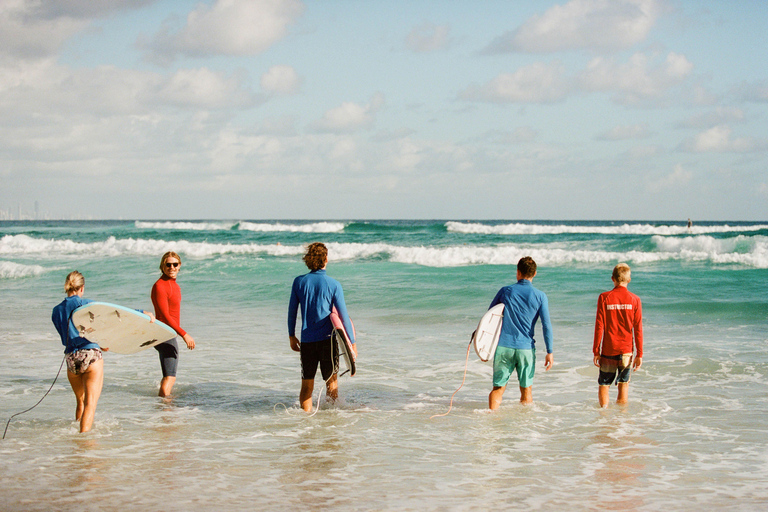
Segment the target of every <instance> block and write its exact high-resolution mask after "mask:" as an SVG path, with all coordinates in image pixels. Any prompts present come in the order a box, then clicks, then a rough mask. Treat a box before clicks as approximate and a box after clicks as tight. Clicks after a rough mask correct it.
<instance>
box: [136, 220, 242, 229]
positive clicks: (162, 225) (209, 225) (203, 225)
mask: <svg viewBox="0 0 768 512" xmlns="http://www.w3.org/2000/svg"><path fill="white" fill-rule="evenodd" d="M135 225H136V227H137V228H138V229H170V230H184V231H221V230H227V229H232V228H233V227H234V226H235V225H236V223H235V222H173V221H169V222H145V221H140V220H137V221H136V222H135Z"/></svg>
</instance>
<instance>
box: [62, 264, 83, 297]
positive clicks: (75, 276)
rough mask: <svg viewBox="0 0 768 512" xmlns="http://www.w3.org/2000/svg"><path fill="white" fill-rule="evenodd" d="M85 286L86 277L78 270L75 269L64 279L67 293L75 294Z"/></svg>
mask: <svg viewBox="0 0 768 512" xmlns="http://www.w3.org/2000/svg"><path fill="white" fill-rule="evenodd" d="M83 286H85V278H84V277H83V274H81V273H80V272H78V271H77V270H73V271H72V272H70V273H69V274H67V279H66V280H65V281H64V291H65V292H66V294H67V295H72V294H74V293H75V292H76V291H77V290H79V289H80V288H82V287H83Z"/></svg>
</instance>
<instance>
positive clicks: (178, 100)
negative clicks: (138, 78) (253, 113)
mask: <svg viewBox="0 0 768 512" xmlns="http://www.w3.org/2000/svg"><path fill="white" fill-rule="evenodd" d="M151 96H152V101H153V102H158V103H161V104H166V105H178V106H182V107H194V108H204V109H217V108H227V107H233V106H250V105H252V104H253V101H254V99H253V97H252V95H250V94H249V93H248V92H247V91H245V90H244V89H243V88H242V87H241V84H240V82H239V81H238V80H237V79H236V78H234V77H226V76H224V74H223V73H219V72H214V71H211V70H210V69H207V68H199V69H180V70H178V71H176V72H175V73H174V74H173V75H171V76H170V77H168V78H165V79H163V80H162V83H160V84H159V87H157V88H156V90H155V91H152V95H151Z"/></svg>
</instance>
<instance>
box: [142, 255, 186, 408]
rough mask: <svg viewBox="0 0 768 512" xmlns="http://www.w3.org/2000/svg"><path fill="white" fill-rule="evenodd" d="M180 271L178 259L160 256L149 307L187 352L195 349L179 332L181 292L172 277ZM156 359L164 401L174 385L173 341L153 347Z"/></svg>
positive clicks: (175, 360) (175, 353) (175, 346)
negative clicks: (151, 306)
mask: <svg viewBox="0 0 768 512" xmlns="http://www.w3.org/2000/svg"><path fill="white" fill-rule="evenodd" d="M180 269H181V257H180V256H179V255H178V254H176V253H175V252H173V251H169V252H167V253H165V254H163V257H162V259H161V260H160V270H161V271H162V273H163V275H162V276H161V277H160V279H158V280H157V282H155V284H154V286H152V304H153V305H154V306H155V317H157V319H158V320H160V321H161V322H163V323H165V324H167V325H168V326H170V327H171V328H172V329H173V330H174V331H176V334H178V335H179V336H181V338H182V339H183V340H184V343H186V344H187V348H188V349H190V350H192V349H194V348H195V340H194V338H192V336H190V335H189V333H188V332H187V331H185V330H184V329H182V328H181V288H179V285H178V284H177V283H176V276H178V275H179V270H180ZM155 350H157V352H158V353H159V355H160V368H161V369H162V371H163V380H161V381H160V391H159V392H158V396H161V397H167V396H169V395H170V394H171V391H172V390H173V385H174V384H175V383H176V368H177V367H178V364H179V346H178V343H177V342H176V338H173V339H172V340H169V341H166V342H165V343H160V344H159V345H155Z"/></svg>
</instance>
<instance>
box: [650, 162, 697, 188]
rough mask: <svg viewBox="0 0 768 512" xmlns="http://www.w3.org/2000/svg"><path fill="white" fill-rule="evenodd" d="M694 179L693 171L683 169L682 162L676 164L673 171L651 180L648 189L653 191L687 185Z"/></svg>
mask: <svg viewBox="0 0 768 512" xmlns="http://www.w3.org/2000/svg"><path fill="white" fill-rule="evenodd" d="M692 179H693V173H692V172H691V171H686V170H685V169H683V166H682V165H681V164H677V165H675V169H674V171H672V173H670V174H668V175H666V176H663V177H661V178H660V179H657V180H655V181H653V182H650V183H649V184H648V189H649V190H650V191H651V192H659V191H661V190H666V189H677V188H681V187H686V186H687V185H688V184H689V183H690V182H691V180H692Z"/></svg>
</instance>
